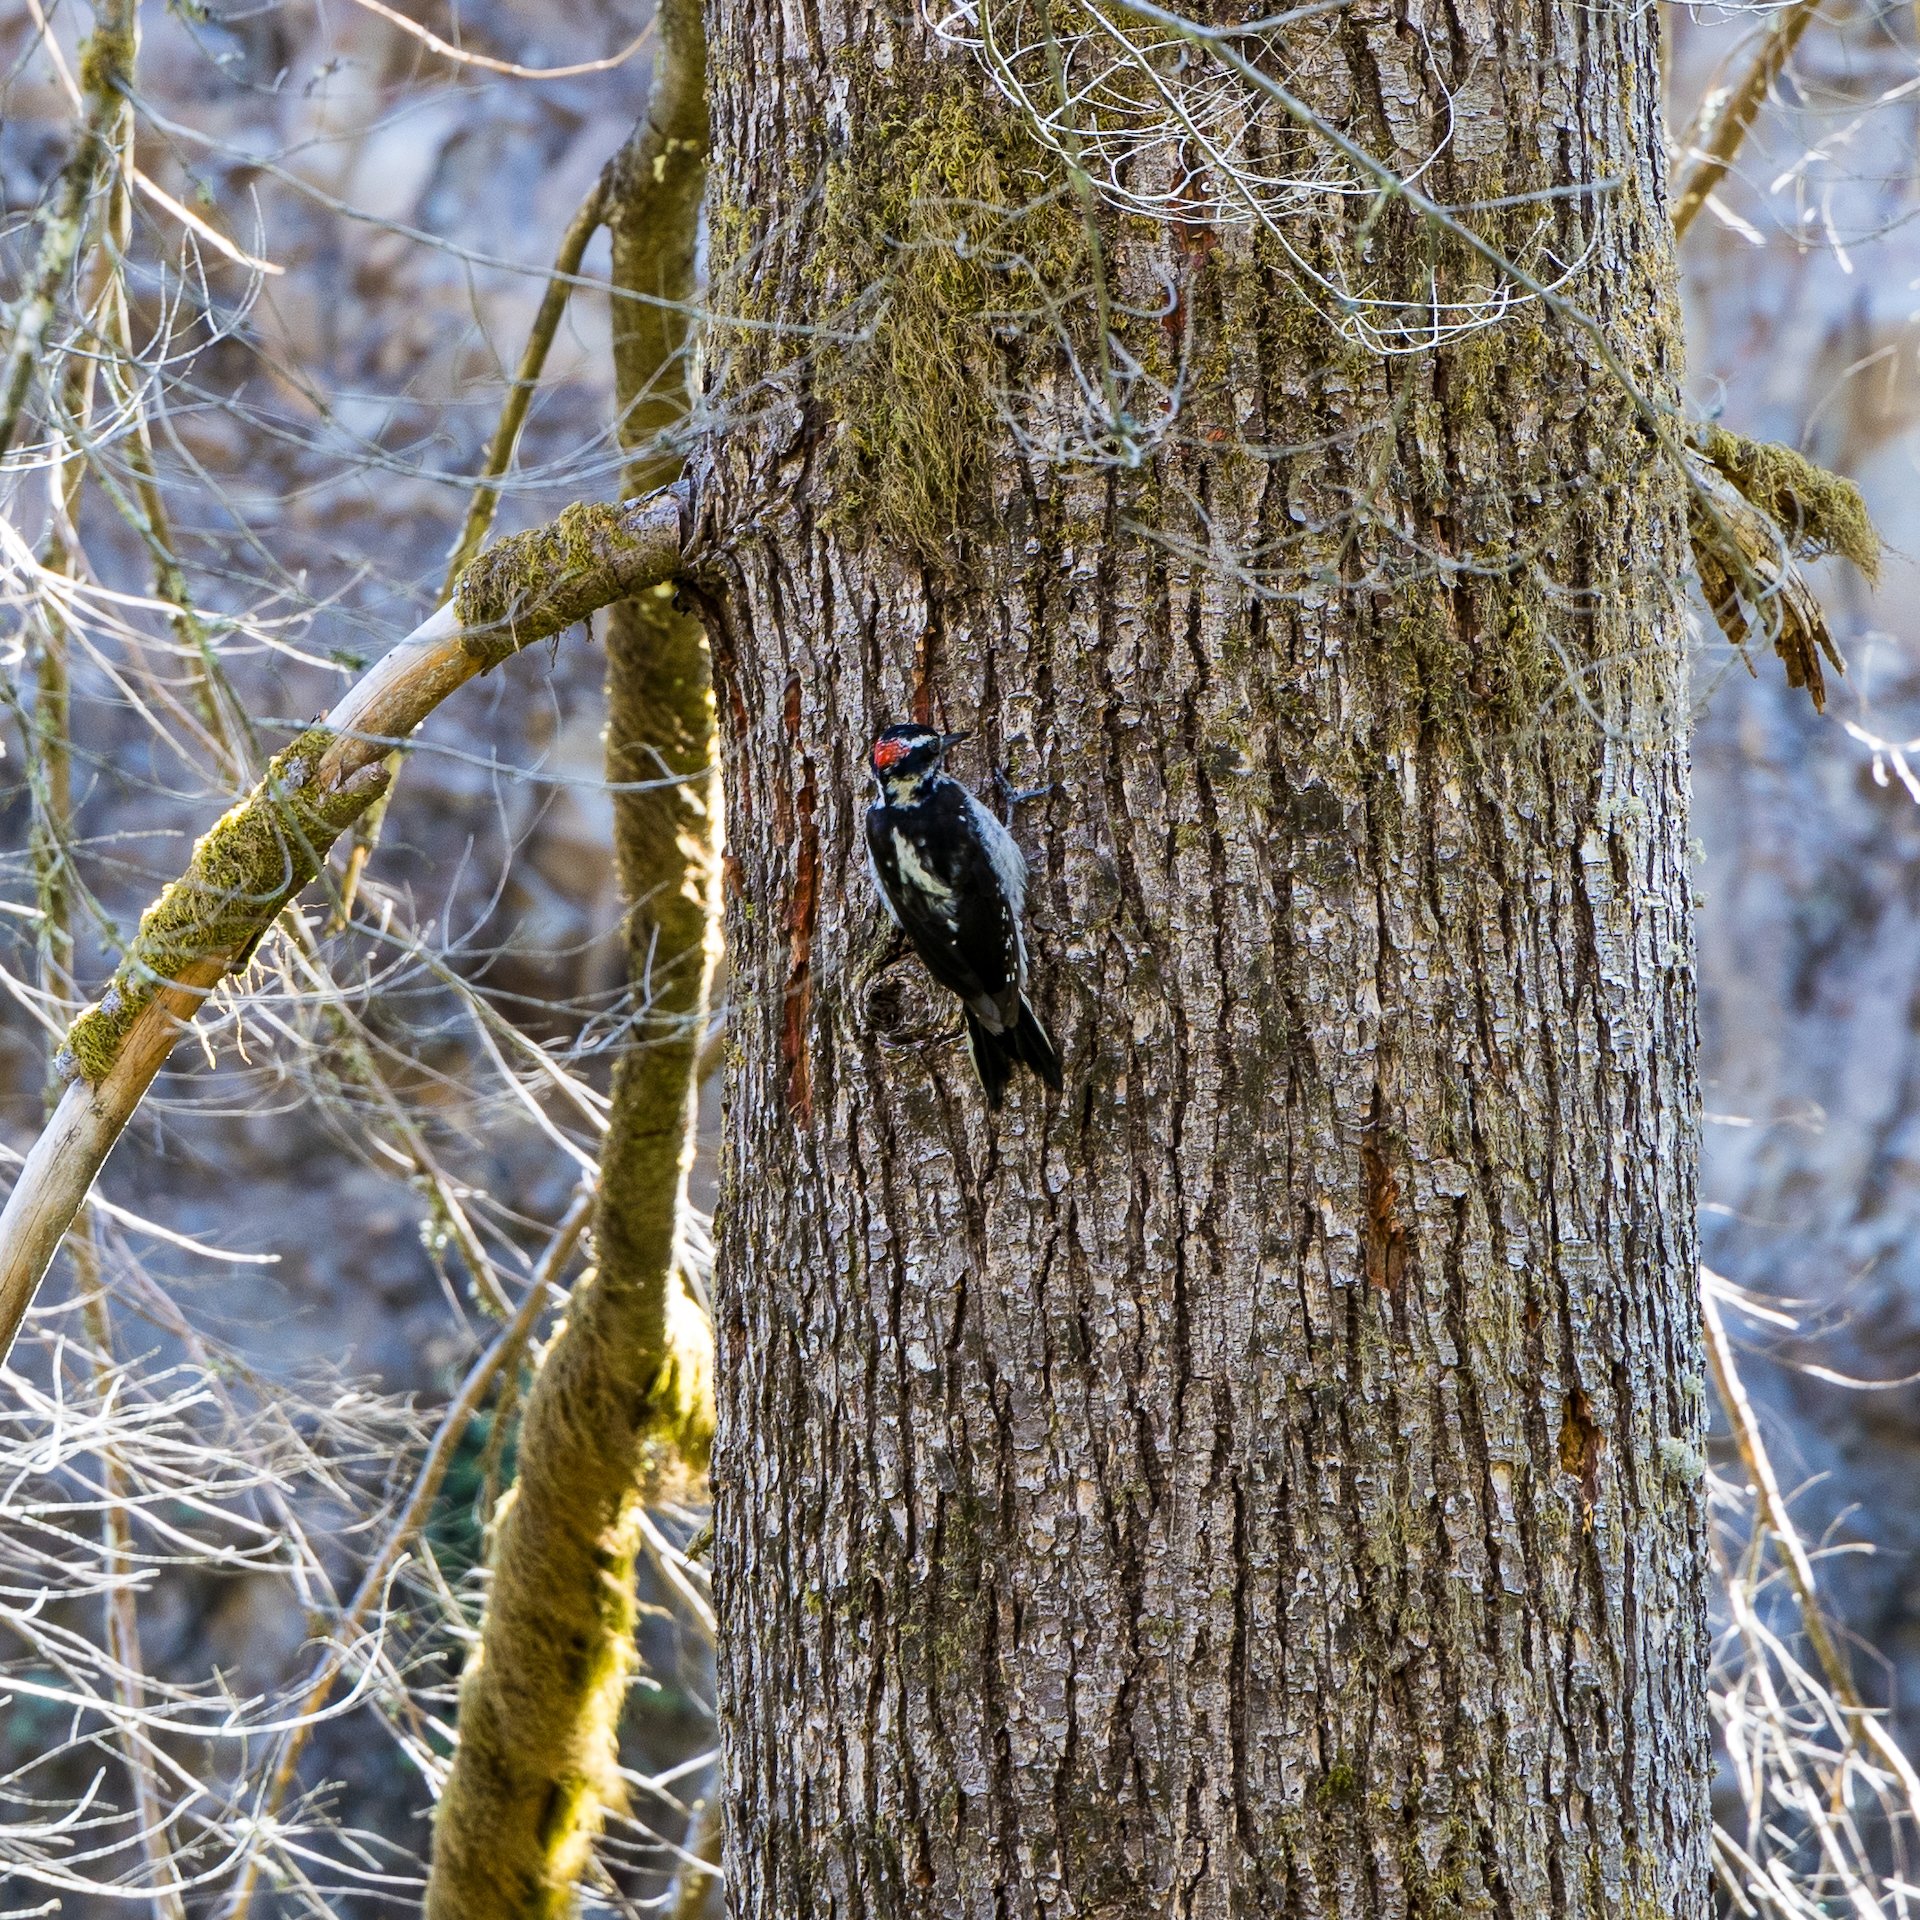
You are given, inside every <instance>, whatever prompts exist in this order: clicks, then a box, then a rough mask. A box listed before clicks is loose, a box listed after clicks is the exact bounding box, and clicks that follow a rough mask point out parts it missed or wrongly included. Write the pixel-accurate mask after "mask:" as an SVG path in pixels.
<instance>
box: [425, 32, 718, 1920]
mask: <svg viewBox="0 0 1920 1920" xmlns="http://www.w3.org/2000/svg"><path fill="white" fill-rule="evenodd" d="M657 19H658V23H659V40H658V42H657V48H658V51H657V56H656V63H655V69H654V86H653V93H652V97H651V99H650V101H649V104H648V111H647V115H646V118H645V119H644V120H643V121H642V122H641V124H640V126H639V127H638V128H637V129H636V130H635V133H634V137H633V139H632V140H631V141H630V142H629V143H628V146H627V148H626V149H625V151H624V152H623V153H622V155H621V156H620V158H619V159H618V160H617V161H616V162H615V164H614V166H613V167H612V168H611V169H610V171H609V199H608V205H607V218H608V223H609V225H610V226H611V227H612V229H613V236H614V247H613V262H614V278H615V282H616V285H617V286H618V287H619V288H620V289H622V290H623V291H626V292H628V293H630V294H633V295H636V296H640V297H637V298H629V299H624V300H622V299H616V301H615V303H614V314H615V333H614V367H615V390H616V399H617V402H618V405H619V407H620V430H621V435H622V440H623V443H624V444H625V445H626V446H627V447H628V448H629V449H630V450H631V452H632V455H633V460H632V465H631V466H630V468H629V471H628V483H629V486H630V487H631V488H632V489H633V490H634V491H636V492H637V491H640V490H643V489H645V488H647V487H649V486H655V485H658V484H659V483H660V482H662V481H663V480H665V479H667V478H669V477H670V476H671V474H672V473H673V472H674V471H675V470H677V466H678V461H677V458H676V456H675V455H674V453H673V451H672V448H671V445H670V438H671V435H672V433H673V430H674V428H675V426H676V425H677V424H678V423H679V421H680V420H681V419H682V417H683V416H684V414H685V411H686V405H687V394H686V382H685V378H684V373H683V355H684V351H685V347H686V338H687V327H688V313H689V309H690V306H691V302H692V298H693V295H694V292H695V283H694V240H695V233H696V225H697V220H698V215H699V205H700V193H701V185H702V179H703V175H704V167H705V153H706V114H705V103H704V97H703V91H702V89H703V78H704V42H703V40H702V37H701V23H700V13H699V8H698V6H697V5H696V4H694V0H665V3H664V4H663V5H662V7H661V9H660V11H659V14H658V15H657ZM601 537H602V536H601V534H600V533H599V531H598V530H597V529H596V527H595V526H594V524H593V523H592V522H590V521H587V520H584V519H576V520H575V521H574V522H573V523H572V524H570V525H564V526H561V527H556V528H555V529H554V530H553V533H552V535H551V536H550V537H549V538H548V539H547V540H546V541H545V542H544V543H534V544H532V545H530V546H528V547H527V548H526V549H525V551H524V553H523V555H522V556H521V558H520V560H518V561H516V562H515V563H514V564H515V565H516V566H519V567H523V568H525V569H527V570H529V571H532V572H535V573H538V572H542V571H545V570H548V569H550V568H551V567H553V566H554V565H556V564H558V565H562V566H564V565H566V564H570V561H569V557H568V550H569V547H570V544H572V543H578V542H581V541H583V540H584V541H588V542H589V543H591V542H592V541H594V540H596V539H599V538H601ZM503 544H504V543H503ZM484 564H485V563H484V562H483V563H482V565H483V566H484ZM476 571H478V569H476ZM472 578H473V576H472V575H471V574H470V575H469V580H472ZM655 579H656V580H658V581H659V584H658V585H654V586H652V587H651V589H650V590H648V591H642V592H640V593H638V595H637V596H636V597H634V598H629V599H626V600H622V601H620V602H619V603H618V604H617V605H616V606H615V607H614V609H613V613H612V617H611V620H610V622H609V627H608V672H607V697H608V725H607V740H608V747H607V766H608V775H609V778H610V779H611V780H613V781H615V782H617V783H633V782H647V783H651V782H656V781H658V780H659V779H660V778H661V776H662V775H663V774H664V775H667V776H670V778H671V782H672V783H671V784H668V785H664V786H658V787H656V788H654V790H652V791H648V792H633V791H618V790H617V791H616V799H615V825H614V832H615V851H616V856H617V860H618V867H619V876H620V883H621V888H622V891H623V893H624V895H625V897H626V898H627V900H628V901H629V902H631V903H632V904H631V906H630V909H629V915H628V921H627V929H626V932H627V945H628V953H629V963H630V971H631V975H632V978H633V982H634V989H635V993H636V996H637V997H638V998H639V1000H640V1002H641V1004H640V1007H639V1010H638V1011H637V1013H636V1015H635V1017H634V1022H633V1026H632V1030H631V1034H630V1043H629V1045H628V1047H627V1049H626V1051H625V1052H624V1054H623V1055H622V1058H621V1060H620V1063H619V1065H618V1067H617V1069H616V1072H615V1077H614V1087H613V1107H612V1112H611V1115H610V1119H609V1126H608V1135H607V1144H606V1148H605V1152H604V1156H603V1160H602V1165H601V1181H600V1201H599V1207H598V1211H597V1213H596V1216H595V1224H594V1236H595V1245H596V1251H597V1255H598V1267H597V1270H596V1272H595V1274H594V1275H593V1276H592V1278H591V1280H590V1281H587V1282H583V1283H582V1285H581V1286H580V1287H579V1288H577V1289H576V1290H575V1295H574V1299H573V1301H572V1303H571V1305H570V1307H569V1310H568V1314H567V1318H566V1322H565V1324H564V1325H563V1326H562V1328H561V1329H560V1331H559V1332H558V1333H557V1334H556V1335H555V1336H554V1339H553V1341H552V1342H551V1344H550V1346H549V1347H548V1350H547V1353H546V1356H545V1358H544V1360H543V1361H542V1363H541V1366H540V1370H539V1373H538V1375H537V1377H536V1378H535V1381H534V1384H533V1388H532V1391H531V1393H530V1395H529V1397H528V1402H527V1412H526V1419H525V1422H524V1425H523V1427H522V1430H521V1437H520V1468H519V1477H518V1480H517V1483H516V1485H515V1487H514V1489H513V1490H512V1492H511V1493H510V1494H509V1496H508V1497H507V1499H506V1500H505V1501H504V1502H502V1505H501V1508H500V1511H499V1517H498V1521H497V1524H496V1528H495V1533H494V1541H493V1548H492V1552H491V1555H490V1567H491V1574H492V1580H491V1585H490V1587H489V1591H488V1600H487V1610H486V1617H485V1619H484V1620H483V1622H482V1624H481V1637H480V1644H479V1647H478V1649H477V1651H476V1654H475V1656H474V1658H473V1661H472V1663H471V1665H470V1666H469V1668H468V1671H467V1673H466V1676H465V1678H464V1680H463V1682H462V1686H461V1694H460V1717H459V1738H458V1744H457V1746H456V1748H455V1752H454V1759H453V1767H452V1771H451V1773H450V1775H449V1777H448V1781H447V1786H446V1790H445V1792H444V1794H443V1795H442V1798H441V1802H440V1808H439V1813H438V1817H437V1821H436V1827H435V1838H434V1858H433V1874H432V1879H431V1882H430V1885H429V1888H428V1895H427V1912H428V1915H429V1916H430V1920H531V1917H532V1916H546V1915H558V1914H562V1913H565V1912H566V1911H568V1910H569V1909H570V1907H571V1905H572V1898H573V1883H574V1882H575V1880H576V1879H577V1878H578V1877H579V1875H580V1873H581V1872H582V1870H583V1868H584V1867H585V1865H586V1863H587V1860H588V1857H589V1849H590V1846H591V1842H592V1838H593V1836H594V1834H595V1833H596V1832H597V1831H598V1829H599V1826H600V1822H601V1817H602V1810H603V1808H604V1807H605V1806H607V1805H609V1804H617V1794H618V1776H617V1774H616V1772H615V1764H614V1762H615V1754H614V1733H615V1728H616V1726H617V1723H618V1719H619V1714H620V1707H621V1701H622V1698H623V1695H624V1693H625V1689H626V1683H627V1678H628V1674H629V1670H630V1665H631V1661H632V1640H633V1625H634V1597H633V1566H634V1558H635V1554H636V1551H637V1549H638V1545H639V1537H638V1525H637V1521H638V1515H639V1511H640V1503H641V1502H642V1500H643V1499H644V1498H646V1497H647V1494H648V1492H649V1491H650V1490H651V1486H652V1483H653V1482H655V1481H656V1480H657V1478H658V1477H659V1476H660V1475H662V1474H667V1473H673V1472H680V1471H684V1470H686V1469H687V1468H689V1467H691V1468H694V1469H698V1468H701V1467H703V1466H704V1464H705V1456H706V1449H707V1446H708V1443H709V1438H710V1435H711V1430H712V1413H711V1405H712V1401H711V1385H710V1364H711V1349H710V1336H709V1334H708V1330H707V1327H706V1322H705V1319H704V1316H703V1315H702V1314H701V1313H700V1312H699V1310H698V1308H697V1307H696V1306H695V1305H694V1303H693V1301H692V1300H691V1299H690V1298H689V1296H688V1294H687V1292H686V1290H685V1288H684V1286H683V1285H682V1284H681V1282H680V1280H679V1278H678V1273H677V1250H678V1246H679V1241H680V1232H681V1223H682V1218H683V1214H684V1210H685V1207H686V1204H687V1197H686V1181H687V1172H688V1168H689V1165H690V1163H691V1160H692V1153H693V1141H694V1132H693V1118H694V1095H695V1072H696V1065H695V1063H696V1059H697V1053H698V1048H699V1044H700V1041H701V1038H702V1036H703V1033H704V1029H705V1025H706V1018H707V1007H708V999H709V994H710V991H711V983H712V975H713V966H714V959H715V951H716V941H717V911H716V909H717V904H718V901H717V889H718V872H719V806H718V794H717V789H716V784H715V768H714V759H715V742H714V711H713V694H712V676H711V666H710V662H709V660H708V656H707V648H706V640H705V636H704V634H703V632H702V630H701V628H700V625H699V623H698V621H696V620H694V619H692V618H691V617H689V616H688V615H686V614H684V613H681V612H678V611H677V610H676V609H675V607H674V605H673V598H672V588H671V585H670V584H669V583H667V582H666V581H665V580H664V578H662V576H661V575H656V576H655ZM481 587H482V588H483V589H484V591H485V593H486V594H487V595H489V596H491V598H490V600H489V602H488V603H487V604H486V605H485V606H484V607H483V605H482V603H481V602H480V600H479V599H478V598H477V597H476V598H475V599H473V600H471V601H470V600H469V597H468V588H467V586H466V584H465V583H463V587H462V594H461V601H460V605H461V612H462V617H463V619H464V618H466V617H467V616H468V615H469V613H480V612H483V611H485V612H487V613H488V614H489V615H490V617H491V618H493V619H495V620H499V619H501V618H503V617H508V616H510V617H509V620H508V623H509V625H510V626H511V627H512V628H513V629H514V631H516V632H518V630H519V627H520V626H522V625H523V624H524V621H525V617H526V616H525V614H524V612H514V611H512V610H514V609H516V608H517V606H518V596H519V593H520V583H519V578H518V577H517V576H515V575H512V574H509V573H507V572H505V571H504V570H503V571H501V572H500V573H498V574H497V575H492V576H488V577H486V578H485V579H484V580H483V581H482V583H481ZM477 591H478V590H476V592H477Z"/></svg>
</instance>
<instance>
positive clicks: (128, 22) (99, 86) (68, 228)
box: [0, 0, 135, 455]
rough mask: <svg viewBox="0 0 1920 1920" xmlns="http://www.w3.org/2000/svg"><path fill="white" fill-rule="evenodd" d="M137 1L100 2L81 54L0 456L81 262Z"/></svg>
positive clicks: (16, 330)
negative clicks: (77, 94) (76, 100)
mask: <svg viewBox="0 0 1920 1920" xmlns="http://www.w3.org/2000/svg"><path fill="white" fill-rule="evenodd" d="M134 46H135V28H134V0H99V3H98V5H97V6H96V8H95V11H94V24H93V33H92V35H91V37H90V38H89V39H88V41H87V43H86V45H85V46H84V47H83V48H82V49H81V52H80V83H81V90H82V95H83V98H84V100H85V103H86V113H85V118H84V119H83V120H82V122H81V126H80V138H79V139H78V141H76V142H75V144H74V149H73V152H72V153H71V154H70V155H69V156H68V159H67V163H66V165H65V166H64V167H62V168H61V169H60V177H59V179H58V180H57V181H55V183H54V189H53V197H52V199H51V200H50V201H49V202H48V203H47V210H46V212H45V214H44V215H43V216H42V218H41V223H40V253H39V258H38V259H37V260H36V261H35V262H34V268H33V274H32V277H31V278H30V279H29V280H28V282H27V284H26V289H25V291H24V292H23V293H22V294H21V296H20V301H19V304H18V306H16V308H15V309H14V314H13V328H12V337H11V339H10V340H9V341H8V343H7V356H6V362H5V366H4V368H0V455H4V454H5V453H6V452H7V450H8V449H9V448H10V447H11V446H12V445H13V440H14V435H15V434H16V433H17V432H18V431H19V426H20V409H21V405H22V403H23V402H24V401H25V399H26V395H27V386H28V383H29V382H30V381H31V379H32V378H33V370H34V368H35V366H36V365H38V364H39V361H40V357H41V348H42V345H43V343H44V342H45V340H46V337H47V328H48V327H49V326H50V325H51V324H52V321H53V315H54V309H55V307H56V305H57V304H58V302H59V298H60V289H61V287H62V286H63V285H65V283H66V279H67V276H68V274H69V273H71V272H72V271H73V263H74V261H75V260H76V259H77V258H78V257H79V253H80V243H81V240H82V238H83V237H84V236H85V234H86V230H87V206H88V202H89V201H90V200H91V199H92V198H93V193H94V189H95V187H96V186H98V184H99V182H100V177H101V175H102V174H103V173H104V172H105V170H106V167H107V163H108V162H109V161H110V160H111V159H112V157H113V154H114V149H115V141H114V129H115V125H116V123H117V122H118V120H119V118H120V116H121V114H122V112H123V111H124V110H125V107H126V96H127V91H128V89H129V88H130V87H131V85H132V83H133V60H134Z"/></svg>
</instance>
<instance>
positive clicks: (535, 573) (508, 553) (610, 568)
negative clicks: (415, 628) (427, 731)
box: [453, 495, 680, 673]
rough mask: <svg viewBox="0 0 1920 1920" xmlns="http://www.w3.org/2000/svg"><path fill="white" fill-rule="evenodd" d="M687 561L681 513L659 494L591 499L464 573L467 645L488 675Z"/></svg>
mask: <svg viewBox="0 0 1920 1920" xmlns="http://www.w3.org/2000/svg"><path fill="white" fill-rule="evenodd" d="M679 558H680V523H679V519H678V517H677V515H674V514H663V513H662V512H661V503H660V500H659V497H658V496H657V495H651V496H649V497H648V498H646V499H643V500H629V501H624V502H622V503H621V504H619V505H617V506H616V505H605V504H601V503H598V502H593V501H581V502H579V503H577V504H576V505H574V506H571V507H568V508H567V509H566V511H565V512H563V513H562V514H561V515H560V517H559V518H558V519H557V520H550V521H548V522H547V523H546V524H545V525H544V526H539V527H533V528H530V529H529V530H528V531H527V532H525V533H515V534H509V535H508V537H507V538H506V539H504V540H496V541H495V542H494V544H493V545H492V546H490V547H489V548H488V549H487V550H486V552H485V553H483V554H482V555H481V556H480V557H479V559H477V560H476V561H474V563H473V564H472V565H471V566H470V567H469V568H468V569H467V570H466V572H465V573H463V574H462V575H461V576H460V582H459V585H458V586H457V587H455V589H454V595H453V603H454V609H455V611H456V613H457V614H458V616H459V620H460V626H461V642H460V644H461V646H462V647H463V648H464V649H465V651H466V653H467V656H468V658H469V659H471V660H473V661H474V662H475V663H476V666H477V670H478V671H479V672H481V673H485V672H487V671H488V669H489V668H492V667H496V666H498V665H499V664H500V662H501V661H502V660H505V659H507V658H508V657H509V656H510V655H512V654H515V653H518V652H519V651H520V649H521V648H522V647H528V646H531V645H533V643H534V642H535V641H536V640H545V639H547V638H548V637H549V636H550V635H552V634H556V633H562V632H564V631H565V630H566V629H567V628H568V627H571V626H575V625H577V624H578V623H579V622H580V621H582V620H585V619H586V618H587V617H588V616H589V615H590V614H593V613H597V612H598V611H599V610H600V609H601V608H602V607H604V606H607V605H609V604H611V603H612V602H613V601H615V600H618V599H620V598H621V596H622V595H624V594H629V593H635V592H638V591H640V590H641V589H643V588H646V587H656V586H658V585H660V584H661V583H662V582H664V581H666V580H667V579H668V578H669V577H670V576H671V575H672V573H673V571H674V568H675V566H676V565H677V564H678V561H679Z"/></svg>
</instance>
